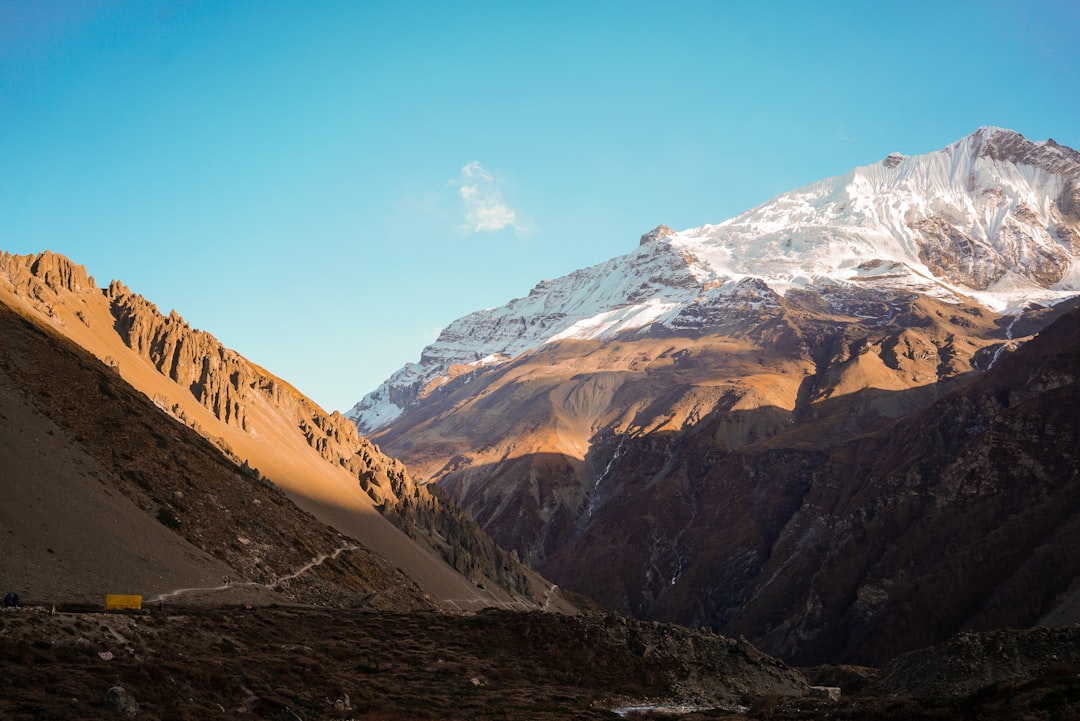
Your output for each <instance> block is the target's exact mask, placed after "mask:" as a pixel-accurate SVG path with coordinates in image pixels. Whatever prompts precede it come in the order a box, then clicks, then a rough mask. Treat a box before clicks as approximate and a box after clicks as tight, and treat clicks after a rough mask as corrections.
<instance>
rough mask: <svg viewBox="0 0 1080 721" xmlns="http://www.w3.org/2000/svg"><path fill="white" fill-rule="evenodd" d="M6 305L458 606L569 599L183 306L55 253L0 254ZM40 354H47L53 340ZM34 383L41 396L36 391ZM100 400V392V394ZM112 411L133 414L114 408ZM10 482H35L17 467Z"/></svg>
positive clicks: (99, 434) (245, 575)
mask: <svg viewBox="0 0 1080 721" xmlns="http://www.w3.org/2000/svg"><path fill="white" fill-rule="evenodd" d="M0 301H3V302H4V303H5V304H7V305H8V306H9V307H10V308H11V309H12V310H13V311H14V312H17V313H18V314H21V315H22V317H23V318H24V319H26V320H27V322H30V323H31V324H35V323H37V324H42V325H44V326H45V327H46V328H47V331H46V332H45V333H44V336H43V337H49V336H50V335H51V333H56V334H59V335H62V336H64V337H65V338H67V339H69V340H70V341H71V342H74V343H75V344H77V345H78V346H80V347H82V348H84V349H86V350H87V351H89V352H90V353H92V354H93V355H94V356H97V358H98V359H99V360H100V362H101V363H103V364H104V365H103V366H102V367H103V368H105V367H108V368H111V371H109V372H110V374H111V377H112V378H113V379H114V381H115V383H119V384H121V385H122V384H124V383H129V384H130V385H131V386H132V387H134V388H135V389H137V390H138V391H139V392H140V393H141V395H142V396H145V398H143V399H142V400H144V401H145V400H147V399H149V400H150V401H152V404H151V405H152V406H156V408H155V411H156V412H157V413H158V414H159V415H161V416H162V417H163V418H165V419H167V420H169V418H168V417H169V416H171V417H172V419H171V420H173V421H175V422H179V423H180V424H182V425H183V426H186V427H187V428H189V429H192V430H194V431H196V432H197V433H198V434H199V435H200V436H202V437H203V438H205V439H208V440H209V441H210V442H211V443H212V444H213V445H214V446H215V447H216V452H217V453H218V454H220V455H222V456H223V457H224V458H227V459H230V460H231V462H232V463H231V465H234V466H236V467H238V468H240V469H242V473H243V474H245V475H246V476H248V477H249V478H251V479H252V480H253V481H255V482H256V483H257V484H261V485H262V486H265V487H272V489H273V490H274V491H275V492H277V494H278V496H280V498H285V497H287V498H288V499H289V501H288V502H289V503H295V504H296V505H297V506H299V508H301V509H303V510H304V511H306V512H307V513H310V514H312V515H313V516H314V517H316V518H318V519H319V521H321V523H324V524H329V525H330V526H332V527H333V528H334V529H336V530H337V531H339V532H340V533H341V534H344V536H346V537H348V538H349V539H353V541H355V542H359V544H361V545H363V546H364V547H366V548H368V549H370V550H371V551H372V552H374V553H376V554H378V555H379V556H380V557H383V558H385V559H387V560H388V561H389V562H390V564H392V566H396V567H398V568H400V569H402V570H403V571H404V572H405V574H406V576H407V577H408V578H409V579H411V581H412V582H414V583H416V584H418V585H419V587H420V588H422V589H423V591H424V592H426V593H428V594H430V595H431V596H432V598H433V599H434V600H435V602H437V603H441V604H443V605H444V606H446V607H448V608H479V607H484V606H489V605H515V606H521V607H525V608H529V607H539V606H542V605H545V604H552V605H554V607H561V608H565V609H570V608H571V606H570V605H569V604H563V603H562V602H561V600H560V599H559V597H558V594H557V592H555V593H551V592H550V589H549V587H548V585H547V584H545V583H544V582H543V580H542V579H540V578H539V577H537V576H536V575H535V574H534V573H532V572H531V571H529V570H528V569H526V568H524V567H522V566H521V565H520V564H518V563H517V562H516V560H515V559H514V558H513V556H512V555H511V554H507V553H505V552H503V551H502V550H501V549H499V548H498V547H497V546H496V545H495V544H494V543H492V541H491V540H490V539H489V538H487V537H486V536H485V535H484V534H483V533H481V532H479V531H478V530H477V529H476V527H475V525H474V524H472V522H471V521H469V520H468V519H467V518H465V517H464V516H463V515H462V514H461V512H460V511H459V510H457V509H456V507H455V506H454V504H453V503H446V502H445V501H443V500H440V499H439V498H437V497H435V496H433V495H432V494H430V493H428V492H427V491H426V490H425V489H423V488H419V487H417V486H416V485H415V484H414V483H413V482H412V480H411V479H410V477H409V475H408V473H407V472H406V470H405V468H404V466H403V465H401V464H400V463H399V462H397V461H394V460H392V459H390V458H387V457H386V456H384V455H383V454H382V453H381V452H380V451H379V450H378V448H376V447H375V446H374V445H373V444H371V443H369V442H368V441H366V440H365V439H363V438H361V437H359V436H358V435H357V434H356V432H355V429H354V428H353V427H352V425H351V424H349V423H348V422H347V421H345V419H344V418H342V417H341V416H340V415H338V414H332V415H327V414H326V413H324V412H323V411H322V410H321V409H319V408H318V407H317V406H316V405H315V404H313V403H312V402H311V401H310V400H308V399H307V398H305V397H303V396H302V395H301V394H299V393H298V392H297V391H296V390H295V389H294V388H292V387H291V386H289V385H288V384H287V383H285V382H284V381H282V380H280V379H278V378H275V377H274V376H272V375H270V374H269V373H267V372H266V371H265V370H263V369H261V368H259V367H258V366H256V365H254V364H251V363H249V362H248V361H246V359H244V358H243V357H241V356H240V355H238V354H236V353H235V352H233V351H230V350H228V349H226V348H224V347H222V346H221V345H220V344H219V343H218V342H217V341H216V340H215V339H214V338H213V337H212V336H210V335H209V334H207V333H205V332H202V331H198V330H195V329H192V328H191V327H190V326H189V325H188V324H186V323H185V322H184V321H183V320H182V319H181V318H180V317H179V315H177V314H176V313H175V312H173V313H171V314H170V315H168V316H163V315H161V314H160V313H158V312H157V309H156V308H155V307H154V306H153V305H152V304H150V303H149V302H147V301H146V300H145V299H143V298H142V297H141V296H138V295H135V294H132V293H131V292H130V291H129V290H128V289H127V288H125V287H124V286H123V285H121V284H120V283H118V282H113V283H112V284H110V286H109V287H108V288H107V289H104V290H102V289H99V288H97V287H96V286H95V284H94V282H93V279H92V278H89V277H87V275H86V271H85V269H84V268H82V267H81V266H77V265H74V264H73V263H71V262H70V261H69V260H67V259H66V258H63V257H61V256H56V255H54V254H51V253H47V252H46V253H43V254H40V255H37V256H11V255H7V254H3V255H0ZM38 352H39V353H42V354H47V353H48V349H41V350H39V351H38ZM58 373H60V376H59V377H61V378H62V372H58ZM39 380H40V379H39ZM26 381H28V376H25V375H24V376H22V377H21V378H20V380H19V381H18V382H17V381H14V380H13V381H12V383H14V387H16V388H17V387H18V386H19V382H26ZM90 387H91V388H93V387H94V386H93V384H91V386H90ZM110 387H111V386H110ZM23 391H24V392H25V393H27V394H30V395H33V394H34V393H36V391H35V389H34V387H33V386H30V387H27V388H25V389H23ZM114 393H115V391H114ZM94 400H95V397H94V396H87V397H86V398H85V399H84V400H83V401H82V403H83V404H84V405H85V404H90V405H93V403H92V401H94ZM96 400H98V401H102V399H101V398H100V393H99V394H98V396H97V397H96ZM114 400H115V399H112V398H111V397H107V398H106V399H105V400H104V401H103V402H102V405H103V407H105V408H108V407H110V406H114V405H115V403H114ZM38 405H39V406H40V407H47V406H48V404H40V403H39V404H38ZM55 412H59V413H61V414H62V413H63V410H62V409H61V410H60V411H55ZM111 414H112V415H113V416H123V415H124V414H125V412H124V411H123V410H122V409H117V408H112V410H111ZM53 422H54V423H56V422H57V421H56V420H53ZM162 436H163V437H164V438H165V440H164V441H161V442H160V443H162V444H165V445H167V444H168V442H169V439H171V438H172V435H169V434H168V433H167V432H163V433H162ZM117 440H118V439H117V437H116V435H115V431H114V430H113V429H112V427H111V426H110V424H109V423H107V422H101V423H99V424H98V425H96V426H94V427H93V428H90V429H86V430H85V432H84V434H83V440H81V441H79V442H78V443H77V445H79V446H86V445H87V444H89V443H92V442H95V441H97V442H101V443H103V444H104V445H105V446H106V447H108V448H110V449H111V450H109V451H108V452H109V453H110V454H111V456H113V457H115V456H117V455H118V454H122V453H124V452H125V451H124V450H122V449H120V448H117V446H116V441H117ZM130 448H131V450H129V451H126V452H127V453H129V454H131V455H133V456H137V455H139V454H140V453H141V452H143V451H144V449H145V446H143V445H140V444H132V445H131V446H130ZM103 452H105V451H103ZM160 460H161V459H158V458H150V457H145V458H142V459H140V460H139V462H137V463H133V464H129V466H124V467H122V468H119V469H117V468H116V467H115V464H114V466H113V467H111V468H110V467H107V468H106V470H107V471H113V472H117V471H118V472H119V473H120V475H121V477H125V478H130V479H132V482H133V483H134V485H139V483H143V484H152V483H153V481H148V480H146V479H148V478H149V479H152V478H154V477H156V476H157V475H159V474H160V473H161V471H160V470H159V469H158V468H157V463H158V462H159V461H160ZM5 480H6V481H8V482H10V483H19V482H22V480H23V479H22V478H21V477H15V476H14V474H12V476H9V477H8V478H6V479H5ZM167 491H168V492H167V493H166V494H164V495H162V494H161V493H158V494H157V496H156V497H155V498H156V500H155V503H157V504H158V505H159V506H160V508H161V509H162V510H160V511H158V509H151V510H153V512H155V513H158V512H160V513H161V514H162V516H161V517H163V518H166V519H173V520H175V521H176V523H177V525H179V527H180V528H181V529H183V528H184V526H185V523H187V521H188V519H186V518H185V514H186V513H187V512H188V505H187V504H185V503H184V502H183V501H182V498H181V497H180V496H177V491H179V492H180V493H181V494H183V493H185V491H184V490H183V488H182V487H181V488H172V487H170V488H168V489H167ZM281 491H283V492H284V496H281ZM232 500H236V501H238V502H244V501H245V499H244V498H243V497H237V498H235V499H232ZM213 505H217V506H222V507H223V511H222V514H223V515H220V516H219V517H218V520H221V521H226V525H227V520H226V519H227V518H228V517H229V514H231V513H233V512H235V511H234V509H233V508H232V506H231V504H226V503H225V502H224V500H223V499H221V500H218V501H214V502H213ZM170 523H171V521H170ZM245 538H246V536H245ZM249 540H250V539H249ZM236 544H239V545H240V546H242V549H241V551H242V553H241V554H240V555H244V554H247V555H248V556H250V557H251V558H255V557H260V554H259V552H257V551H256V550H255V549H253V548H250V547H249V545H250V544H245V543H244V542H243V541H233V542H231V545H236ZM228 545H230V544H228V543H227V544H226V546H228ZM354 545H355V543H354ZM204 550H208V551H209V550H211V549H210V548H206V549H204ZM331 550H333V549H331ZM260 558H261V557H260ZM264 565H265V564H264ZM233 566H234V568H233V570H234V572H235V573H234V578H236V579H238V580H242V581H253V582H254V581H255V580H256V576H260V575H262V576H265V575H266V574H261V573H258V572H256V571H255V570H254V567H251V568H249V567H246V566H243V564H240V566H241V567H236V563H234V564H233ZM275 570H277V569H275Z"/></svg>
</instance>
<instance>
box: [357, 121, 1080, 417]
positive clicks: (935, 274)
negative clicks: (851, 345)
mask: <svg viewBox="0 0 1080 721" xmlns="http://www.w3.org/2000/svg"><path fill="white" fill-rule="evenodd" d="M1078 249H1080V153H1077V152H1076V151H1075V150H1072V149H1071V148H1067V147H1064V146H1060V145H1058V144H1057V143H1055V142H1054V141H1053V140H1046V141H1043V142H1038V143H1034V142H1031V141H1028V140H1026V139H1025V138H1024V137H1023V136H1021V135H1020V134H1019V133H1016V132H1013V131H1011V130H1004V129H1001V128H992V127H985V128H980V129H979V130H977V131H976V132H974V133H972V134H971V135H969V136H967V137H965V138H963V139H961V140H959V141H957V142H955V143H953V144H952V145H949V146H947V147H945V148H943V149H942V150H939V151H936V152H933V153H928V154H926V155H919V156H910V157H907V156H903V155H900V154H892V155H889V156H888V157H886V158H885V159H884V160H882V161H880V162H877V163H874V164H873V165H867V166H864V167H860V168H856V169H854V170H852V171H850V172H848V173H846V174H844V175H841V176H838V177H834V178H828V179H825V180H821V181H818V182H816V183H812V184H810V185H807V186H805V187H803V188H799V189H797V190H793V191H790V192H787V193H784V194H782V195H779V196H777V197H776V198H773V199H772V200H770V201H769V202H767V203H765V204H763V205H760V206H758V207H756V208H753V209H751V210H748V211H746V212H744V213H742V214H740V215H738V216H736V217H735V218H732V219H730V220H727V221H724V222H723V223H720V224H718V225H705V226H702V227H700V228H692V229H689V230H685V231H682V232H674V231H672V230H671V229H669V228H667V227H665V226H660V227H658V228H656V229H655V230H653V231H651V232H649V233H647V234H645V235H644V236H642V238H641V243H640V245H639V246H638V248H637V249H636V250H634V251H633V252H631V253H627V254H626V255H622V256H619V257H616V258H612V259H611V260H608V261H606V262H603V263H600V264H598V265H594V266H592V267H589V268H584V269H582V270H578V271H575V272H573V273H571V274H569V275H567V276H563V277H562V278H558V279H555V280H546V281H543V282H541V283H540V284H538V285H537V286H536V287H535V288H533V289H532V291H531V292H530V293H529V295H528V296H527V297H524V298H516V299H514V300H512V301H510V302H509V303H507V304H506V305H504V306H502V307H499V308H491V309H486V310H481V311H477V312H475V313H471V314H469V315H467V316H464V317H463V318H459V319H458V320H456V321H454V322H453V323H451V324H450V325H449V326H448V327H447V328H446V329H445V330H443V331H442V333H441V334H440V335H439V338H438V340H436V342H435V343H433V344H431V345H429V346H428V347H426V348H425V349H424V350H423V352H422V354H421V357H420V362H419V363H410V364H407V365H406V366H405V367H403V368H402V369H400V370H399V371H397V372H396V373H394V374H393V375H392V376H391V377H390V378H389V379H387V380H386V381H385V382H383V384H382V385H380V386H379V387H378V388H377V389H375V390H374V391H372V392H371V393H369V394H368V395H367V396H365V397H364V398H363V400H361V401H360V402H359V403H357V404H356V405H355V406H354V407H353V408H352V410H351V411H350V412H349V413H348V414H347V415H348V417H349V418H350V419H351V420H352V421H353V422H354V423H356V424H357V426H358V428H359V429H360V431H361V432H363V433H371V432H374V431H376V430H378V429H380V428H383V427H385V426H386V425H388V424H389V423H391V422H392V421H393V420H394V419H396V418H397V417H398V416H399V415H400V414H401V413H402V412H403V410H404V409H405V408H406V407H408V406H410V405H411V404H413V403H415V402H417V401H418V400H419V399H422V398H423V397H424V396H425V395H426V394H427V393H428V392H430V390H431V389H432V388H434V387H437V386H438V385H440V384H442V383H444V382H446V381H447V380H449V379H450V378H452V377H455V376H456V375H459V374H460V373H462V372H466V371H468V370H469V369H471V368H475V367H477V366H479V365H483V364H492V363H501V362H504V361H506V360H509V359H510V358H513V357H515V356H517V355H519V354H521V353H523V352H525V351H528V350H530V349H532V348H535V347H537V346H540V345H542V344H544V343H547V342H551V341H555V340H560V339H565V338H601V339H603V338H608V337H613V336H614V335H616V334H618V333H622V332H625V331H629V330H635V329H643V328H646V327H648V326H652V325H654V324H659V325H661V326H664V327H668V328H673V329H680V330H690V329H696V330H703V329H705V328H707V327H708V326H709V324H710V323H715V322H716V319H717V318H719V317H722V316H723V313H724V312H725V309H727V308H730V307H731V305H732V304H733V303H736V302H737V303H738V304H740V305H745V304H746V303H751V304H762V303H764V304H768V303H770V302H775V301H776V299H777V296H780V295H784V294H785V293H787V292H788V291H789V290H791V289H793V288H799V289H804V290H810V291H817V292H820V293H824V294H828V293H830V292H835V291H836V289H837V288H838V287H840V288H841V289H843V288H845V287H847V288H851V289H855V288H858V289H864V288H874V289H883V290H886V289H887V290H896V291H903V292H915V293H922V294H928V295H933V296H935V297H938V298H941V299H946V300H948V299H950V298H956V297H957V296H965V297H968V298H972V299H974V300H976V301H978V302H979V303H981V304H983V305H985V306H986V307H988V308H990V309H992V310H994V311H997V312H1009V311H1013V310H1017V309H1019V308H1022V307H1023V306H1025V305H1027V304H1029V303H1054V302H1057V301H1059V300H1062V299H1064V298H1068V297H1071V296H1073V295H1076V294H1077V293H1080V267H1078V265H1077V263H1076V256H1077V252H1078Z"/></svg>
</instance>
